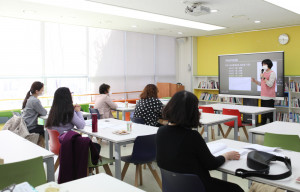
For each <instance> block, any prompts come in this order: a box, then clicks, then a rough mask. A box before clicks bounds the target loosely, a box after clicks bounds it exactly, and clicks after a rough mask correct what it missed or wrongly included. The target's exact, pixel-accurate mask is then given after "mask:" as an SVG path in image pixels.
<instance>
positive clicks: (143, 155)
mask: <svg viewBox="0 0 300 192" xmlns="http://www.w3.org/2000/svg"><path fill="white" fill-rule="evenodd" d="M131 155H132V159H133V160H135V161H148V162H152V161H154V160H155V159H156V134H153V135H145V136H138V137H137V138H136V139H135V140H134V145H133V149H132V154H131Z"/></svg>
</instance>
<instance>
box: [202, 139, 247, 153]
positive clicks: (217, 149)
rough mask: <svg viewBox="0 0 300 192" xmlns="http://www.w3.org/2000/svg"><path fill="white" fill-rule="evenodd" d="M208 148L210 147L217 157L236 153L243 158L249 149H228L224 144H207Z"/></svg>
mask: <svg viewBox="0 0 300 192" xmlns="http://www.w3.org/2000/svg"><path fill="white" fill-rule="evenodd" d="M207 146H208V148H209V150H210V152H211V154H213V155H214V156H215V157H217V156H219V155H223V154H224V153H227V152H229V151H236V152H238V153H239V154H240V155H241V156H242V155H244V154H246V153H247V152H248V150H247V149H234V148H230V147H227V145H226V144H225V143H222V142H217V143H216V142H215V143H207Z"/></svg>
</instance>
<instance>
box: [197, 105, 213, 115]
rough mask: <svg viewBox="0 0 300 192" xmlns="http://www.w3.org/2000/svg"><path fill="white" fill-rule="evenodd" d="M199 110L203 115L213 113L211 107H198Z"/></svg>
mask: <svg viewBox="0 0 300 192" xmlns="http://www.w3.org/2000/svg"><path fill="white" fill-rule="evenodd" d="M199 109H202V112H203V113H215V111H214V108H212V107H203V106H200V107H199Z"/></svg>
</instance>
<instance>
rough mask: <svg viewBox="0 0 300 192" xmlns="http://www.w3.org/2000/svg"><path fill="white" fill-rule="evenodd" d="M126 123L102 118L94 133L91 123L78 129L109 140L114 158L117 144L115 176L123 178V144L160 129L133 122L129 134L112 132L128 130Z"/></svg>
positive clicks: (111, 156)
mask: <svg viewBox="0 0 300 192" xmlns="http://www.w3.org/2000/svg"><path fill="white" fill-rule="evenodd" d="M126 123H127V122H126V121H122V120H117V119H112V118H111V119H100V120H98V132H95V133H93V132H92V127H91V125H87V126H85V128H84V129H76V130H77V131H79V132H82V133H85V134H87V135H89V136H94V137H96V138H100V139H104V140H107V141H109V142H110V146H109V153H110V154H109V156H110V158H113V145H115V177H116V178H118V179H121V146H122V145H125V144H128V143H133V142H134V140H135V138H137V137H138V136H143V135H152V134H156V133H157V130H158V128H157V127H152V126H148V125H142V124H136V123H133V124H132V132H131V133H130V134H128V135H116V134H114V133H112V132H113V131H115V130H126V128H127V126H126V125H127V124H126Z"/></svg>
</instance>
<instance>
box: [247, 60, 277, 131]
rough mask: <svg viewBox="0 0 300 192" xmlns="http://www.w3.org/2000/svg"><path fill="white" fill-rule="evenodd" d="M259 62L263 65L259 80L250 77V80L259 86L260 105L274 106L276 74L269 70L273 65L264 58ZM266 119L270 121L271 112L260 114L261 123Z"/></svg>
mask: <svg viewBox="0 0 300 192" xmlns="http://www.w3.org/2000/svg"><path fill="white" fill-rule="evenodd" d="M261 63H262V66H263V71H262V73H261V74H260V78H261V81H260V82H259V81H257V80H255V79H254V78H252V82H254V83H255V84H256V85H259V86H261V93H260V94H261V97H262V98H261V106H262V107H272V108H274V99H275V97H276V93H275V87H276V74H275V72H274V71H272V70H271V68H272V67H273V63H272V61H271V60H270V59H265V60H263V61H262V62H261ZM267 119H269V120H270V122H272V121H273V113H267V114H262V120H261V124H262V125H264V124H266V123H267Z"/></svg>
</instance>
